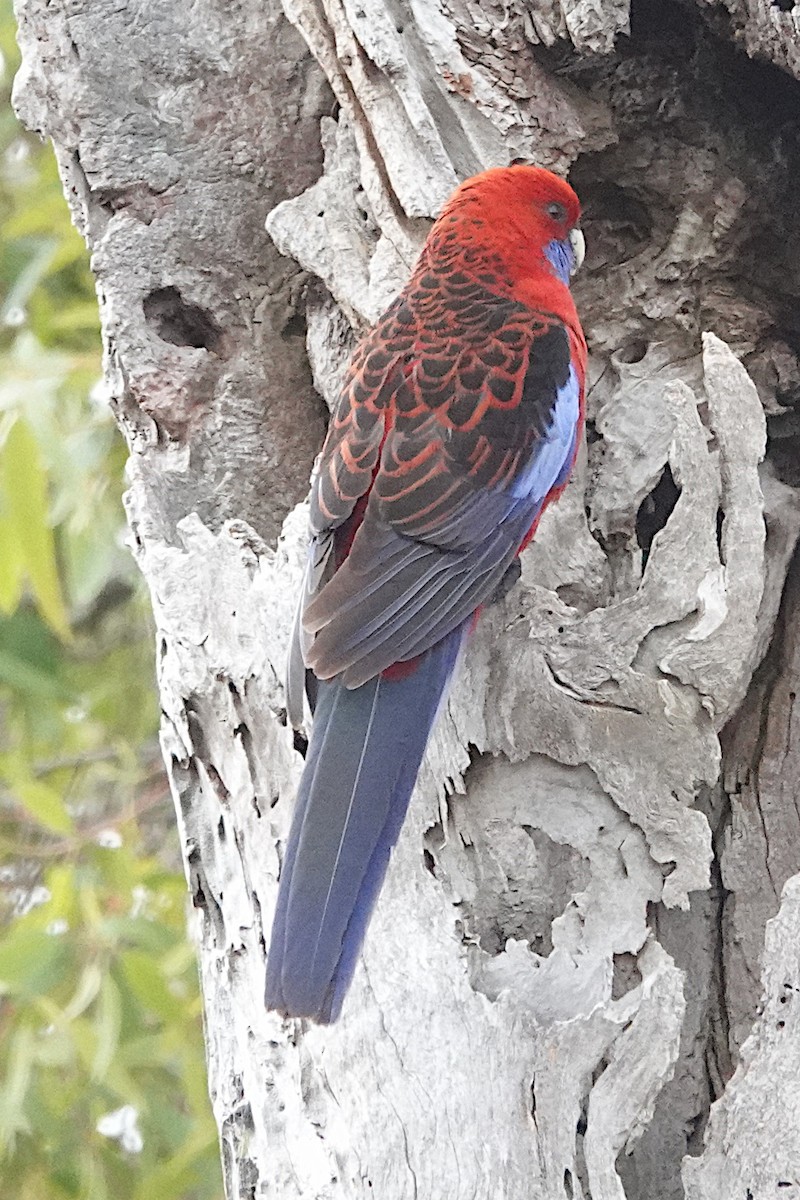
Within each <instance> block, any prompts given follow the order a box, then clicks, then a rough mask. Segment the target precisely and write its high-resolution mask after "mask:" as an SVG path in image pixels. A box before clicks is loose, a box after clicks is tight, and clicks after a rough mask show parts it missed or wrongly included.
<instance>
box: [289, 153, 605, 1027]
mask: <svg viewBox="0 0 800 1200" xmlns="http://www.w3.org/2000/svg"><path fill="white" fill-rule="evenodd" d="M579 215H580V206H579V203H578V198H577V196H576V195H575V193H574V192H573V190H572V188H571V187H570V186H569V185H568V184H567V183H565V182H564V181H563V180H562V179H559V178H558V176H556V175H553V174H551V173H550V172H549V171H545V170H543V169H542V168H539V167H530V166H512V167H499V168H494V169H492V170H489V171H485V172H484V173H483V174H481V175H476V176H475V177H474V178H472V179H468V180H467V181H466V182H465V183H463V184H462V185H461V186H460V187H459V188H458V189H457V190H456V192H455V193H454V194H453V196H452V197H451V199H450V200H449V201H448V203H447V205H446V207H445V209H444V211H443V212H442V215H441V216H440V217H439V219H438V220H437V221H436V223H435V224H434V226H433V228H432V229H431V232H430V235H429V237H428V240H427V242H426V243H425V246H424V248H423V250H422V253H421V255H420V258H419V261H418V262H417V265H416V267H415V269H414V273H413V275H412V276H411V279H410V280H409V282H408V284H407V285H406V287H405V288H404V289H403V291H402V292H401V293H400V295H399V296H398V297H397V299H396V300H395V301H394V302H393V303H392V304H391V305H390V306H389V308H388V309H387V311H386V312H385V313H384V315H383V317H381V319H380V320H379V321H378V323H377V325H375V327H374V328H373V329H372V330H371V332H369V333H368V334H367V335H366V336H365V337H364V338H363V340H362V341H361V342H360V343H359V345H358V346H357V348H356V350H355V353H354V355H353V359H352V362H351V364H350V368H349V371H348V373H347V377H346V379H345V382H344V385H343V387H342V393H341V398H340V400H339V404H338V407H337V409H336V411H335V413H334V416H333V418H332V420H331V425H330V429H329V431H328V436H327V439H326V441H325V445H324V447H323V451H322V457H321V461H320V466H319V471H318V474H317V476H316V479H315V482H314V484H313V489H312V496H311V545H310V550H309V562H308V568H307V572H306V578H305V582H304V587H303V594H302V597H301V600H300V604H299V607H298V619H297V622H296V627H295V634H294V639H293V641H294V644H293V649H292V652H291V653H290V665H289V678H288V684H287V696H288V700H287V703H288V709H289V715H290V718H291V720H292V722H293V723H294V724H298V723H299V722H301V721H302V716H303V711H302V710H303V688H304V686H305V688H306V690H307V692H308V696H309V702H310V704H311V707H312V708H313V710H314V717H313V728H312V733H311V740H310V743H309V746H308V753H307V757H306V762H305V769H304V771H303V776H302V779H301V781H300V788H299V794H298V797H297V804H296V809H295V813H294V820H293V824H292V828H291V833H290V835H289V840H288V844H287V847H286V852H285V856H284V860H283V865H282V869H281V877H280V889H279V895H278V903H277V909H276V913H275V918H274V922H273V927H272V940H271V945H270V950H269V960H268V968H267V988H266V1003H267V1007H268V1008H272V1009H276V1010H278V1011H279V1012H281V1013H283V1014H285V1015H287V1016H296V1017H309V1018H311V1019H312V1020H314V1021H318V1022H320V1023H327V1022H330V1021H334V1020H335V1019H336V1018H337V1016H338V1015H339V1011H340V1009H341V1005H342V1000H343V998H344V995H345V992H346V991H347V988H348V986H349V984H350V980H351V978H352V975H353V971H354V969H355V964H356V959H357V956H358V952H359V949H360V947H361V943H362V941H363V938H364V934H365V932H366V927H367V923H368V921H369V918H370V914H371V912H372V908H373V906H374V904H375V900H376V899H377V895H378V892H379V890H380V887H381V884H382V882H383V878H384V875H385V873H386V868H387V865H388V862H389V857H390V853H391V849H392V847H393V846H394V844H395V842H396V840H397V837H398V834H399V832H400V827H401V825H402V823H403V818H404V817H405V813H406V809H407V807H408V801H409V797H410V795H411V792H412V789H413V787H414V782H415V780H416V777H417V772H418V770H419V766H420V762H421V760H422V756H423V753H424V751H425V746H426V743H427V740H428V735H429V733H430V730H431V728H432V726H433V723H434V720H435V719H436V714H437V711H438V709H439V707H440V705H441V703H442V697H443V695H444V693H445V691H446V689H447V687H448V683H449V681H450V678H451V675H452V673H453V668H454V666H455V663H456V659H457V657H458V654H459V650H460V648H461V645H462V643H463V641H464V637H465V633H466V631H468V630H469V629H470V628H471V626H472V624H473V621H474V616H475V614H476V612H477V611H478V609H480V607H481V605H483V604H485V603H486V602H487V601H489V600H491V598H492V597H493V595H494V594H496V593H497V592H498V590H499V589H500V588H501V587H502V584H503V579H504V576H506V572H508V571H509V569H511V571H513V569H514V567H515V559H516V556H517V555H518V554H519V552H520V550H521V549H522V548H523V547H524V546H525V545H526V544H527V543H528V541H529V540H530V538H531V537H532V535H533V532H534V530H535V529H536V526H537V523H538V521H539V518H540V517H541V514H542V511H543V510H544V508H545V506H546V505H547V504H548V502H549V501H551V500H552V499H553V498H554V497H555V496H557V495H558V494H559V493H560V492H561V491H562V490H563V488H564V485H565V484H566V481H567V478H568V476H569V473H570V471H571V469H572V464H573V462H574V461H575V454H576V450H577V444H578V438H579V436H580V431H581V426H582V423H583V411H584V377H585V367H586V343H585V341H584V337H583V333H582V330H581V326H580V323H579V321H578V316H577V313H576V310H575V305H574V303H573V300H572V296H571V295H570V290H569V278H570V275H571V274H572V272H573V271H574V270H575V269H576V268H577V267H578V266H579V265H580V262H581V260H582V258H583V237H582V234H581V233H580V230H579V229H578V228H577V222H578V218H579Z"/></svg>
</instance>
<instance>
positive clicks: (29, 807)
mask: <svg viewBox="0 0 800 1200" xmlns="http://www.w3.org/2000/svg"><path fill="white" fill-rule="evenodd" d="M0 779H2V780H3V782H4V783H5V784H6V785H7V786H8V788H9V790H10V791H11V793H12V796H13V798H14V799H15V800H16V801H17V803H18V804H20V805H21V806H22V807H23V808H24V809H25V811H26V813H28V815H29V816H31V817H33V818H34V820H36V821H38V822H39V824H40V825H44V826H45V827H46V828H47V829H52V830H53V832H54V833H72V832H73V831H74V829H75V823H74V821H73V820H72V817H71V816H70V815H69V813H68V812H67V809H66V807H65V805H64V801H63V800H62V799H61V796H60V795H59V793H58V792H57V791H56V790H55V788H52V787H50V786H49V785H48V784H46V783H43V782H42V780H41V779H35V778H34V777H33V775H31V773H30V770H29V768H28V765H27V763H26V762H25V761H24V759H23V758H22V757H21V756H19V755H16V754H5V755H2V756H0Z"/></svg>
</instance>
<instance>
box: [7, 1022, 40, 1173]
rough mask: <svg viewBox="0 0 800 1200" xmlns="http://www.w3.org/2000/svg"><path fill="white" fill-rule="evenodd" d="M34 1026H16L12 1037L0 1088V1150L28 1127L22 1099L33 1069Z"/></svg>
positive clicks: (10, 1146)
mask: <svg viewBox="0 0 800 1200" xmlns="http://www.w3.org/2000/svg"><path fill="white" fill-rule="evenodd" d="M33 1057H34V1047H33V1030H32V1029H31V1028H30V1026H29V1025H21V1026H19V1027H18V1028H17V1030H16V1032H15V1033H14V1035H13V1038H12V1041H11V1048H10V1052H9V1056H8V1058H9V1062H8V1069H7V1071H6V1076H5V1079H4V1081H3V1086H2V1089H0V1153H2V1152H3V1151H8V1150H9V1149H11V1148H13V1145H14V1141H15V1139H16V1137H17V1135H18V1134H20V1133H26V1132H27V1131H28V1129H29V1124H28V1120H27V1118H26V1116H25V1100H26V1098H27V1095H28V1088H29V1086H30V1080H31V1074H32V1071H33Z"/></svg>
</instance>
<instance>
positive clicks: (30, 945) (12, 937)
mask: <svg viewBox="0 0 800 1200" xmlns="http://www.w3.org/2000/svg"><path fill="white" fill-rule="evenodd" d="M69 959H70V951H69V947H68V945H67V944H66V942H65V941H64V939H63V938H61V937H56V936H52V935H51V934H48V933H43V932H41V931H39V930H31V929H26V928H25V926H24V925H23V926H20V925H17V926H16V927H12V931H11V932H10V933H9V934H7V935H6V937H4V938H3V940H2V941H0V995H5V996H22V997H25V996H27V997H34V996H40V995H44V994H46V993H48V992H50V991H52V990H53V988H55V987H57V986H58V984H60V983H61V982H62V980H63V979H64V978H65V976H66V973H67V971H68V969H69Z"/></svg>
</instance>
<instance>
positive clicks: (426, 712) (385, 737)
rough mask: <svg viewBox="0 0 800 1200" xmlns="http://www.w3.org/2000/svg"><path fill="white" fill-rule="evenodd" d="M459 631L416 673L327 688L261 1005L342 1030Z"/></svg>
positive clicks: (314, 733) (333, 683) (303, 783)
mask: <svg viewBox="0 0 800 1200" xmlns="http://www.w3.org/2000/svg"><path fill="white" fill-rule="evenodd" d="M462 636H463V627H461V628H459V629H456V630H454V631H453V632H452V633H450V634H449V635H448V636H447V637H446V638H445V639H443V641H441V642H440V643H439V644H438V645H436V646H434V647H433V648H432V649H431V650H429V651H427V652H426V653H425V654H424V655H423V656H422V657H421V658H420V661H419V664H418V665H417V667H416V670H414V671H413V672H412V673H411V674H409V675H408V676H405V677H403V678H394V679H391V678H386V677H385V676H378V677H377V678H376V679H371V680H369V682H367V683H365V684H363V685H362V686H361V687H359V688H355V689H352V690H350V689H347V688H346V687H344V685H343V684H342V683H340V682H338V681H337V680H331V681H321V682H320V683H319V693H318V701H317V707H316V712H315V716H314V727H313V730H312V736H311V742H310V745H309V751H308V756H307V758H306V765H305V769H304V771H303V776H302V779H301V781H300V788H299V792H298V797H297V804H296V808H295V813H294V818H293V822H292V829H291V833H290V835H289V841H288V844H287V848H286V856H285V859H284V863H283V868H282V871H281V880H280V889H279V893H278V904H277V908H276V911H275V917H274V921H273V927H272V941H271V945H270V951H269V960H268V964H267V989H266V1003H267V1007H268V1008H273V1009H277V1010H278V1011H279V1012H282V1013H284V1014H285V1015H288V1016H297V1017H300V1016H302V1017H310V1018H311V1019H313V1020H316V1021H319V1022H321V1023H327V1022H330V1021H335V1020H336V1018H337V1016H338V1015H339V1011H340V1009H341V1005H342V1000H343V999H344V995H345V993H346V991H347V988H348V986H349V984H350V980H351V978H352V976H353V972H354V970H355V965H356V962H357V960H358V953H359V950H360V948H361V943H362V941H363V939H364V934H365V933H366V929H367V925H368V923H369V918H370V915H371V913H372V909H373V907H374V905H375V901H376V899H377V896H378V892H379V891H380V887H381V884H382V882H383V878H384V875H385V874H386V868H387V866H388V863H389V857H390V854H391V850H392V847H393V846H394V844H395V843H396V841H397V838H398V835H399V833H400V829H401V827H402V824H403V819H404V817H405V814H406V810H407V808H408V801H409V798H410V796H411V792H412V791H413V788H414V782H415V780H416V777H417V772H418V770H419V765H420V762H421V761H422V756H423V754H424V752H425V746H426V744H427V741H428V735H429V733H430V730H431V728H432V726H433V722H434V720H435V718H436V714H437V711H438V709H439V704H440V700H441V697H442V695H443V693H444V691H445V689H446V687H447V684H448V681H449V679H450V676H451V674H452V672H453V667H454V665H455V662H456V658H457V656H458V651H459V648H460V646H461V641H462Z"/></svg>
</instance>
